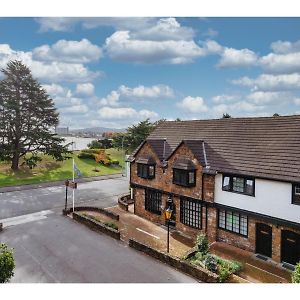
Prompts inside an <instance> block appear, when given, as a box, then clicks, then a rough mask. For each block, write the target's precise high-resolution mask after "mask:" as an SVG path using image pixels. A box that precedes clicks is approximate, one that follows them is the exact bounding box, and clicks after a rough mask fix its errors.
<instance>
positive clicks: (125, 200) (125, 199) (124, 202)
mask: <svg viewBox="0 0 300 300" xmlns="http://www.w3.org/2000/svg"><path fill="white" fill-rule="evenodd" d="M133 203H134V200H133V199H130V194H124V195H121V196H120V197H119V198H118V204H119V207H120V208H121V209H123V210H125V211H128V206H129V205H130V204H133Z"/></svg>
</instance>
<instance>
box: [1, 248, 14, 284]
mask: <svg viewBox="0 0 300 300" xmlns="http://www.w3.org/2000/svg"><path fill="white" fill-rule="evenodd" d="M14 268H15V260H14V256H13V252H12V250H11V249H8V247H7V245H5V244H0V283H5V282H8V281H9V280H10V279H11V277H13V276H14Z"/></svg>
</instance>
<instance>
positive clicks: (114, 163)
mask: <svg viewBox="0 0 300 300" xmlns="http://www.w3.org/2000/svg"><path fill="white" fill-rule="evenodd" d="M111 164H112V165H115V166H119V165H120V162H119V161H118V160H116V159H113V160H112V161H111Z"/></svg>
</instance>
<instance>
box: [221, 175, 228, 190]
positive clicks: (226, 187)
mask: <svg viewBox="0 0 300 300" xmlns="http://www.w3.org/2000/svg"><path fill="white" fill-rule="evenodd" d="M222 188H223V190H224V191H229V190H230V177H229V176H224V177H223V187H222Z"/></svg>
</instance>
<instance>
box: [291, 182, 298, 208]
mask: <svg viewBox="0 0 300 300" xmlns="http://www.w3.org/2000/svg"><path fill="white" fill-rule="evenodd" d="M292 203H293V204H296V205H300V184H293V189H292Z"/></svg>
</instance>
